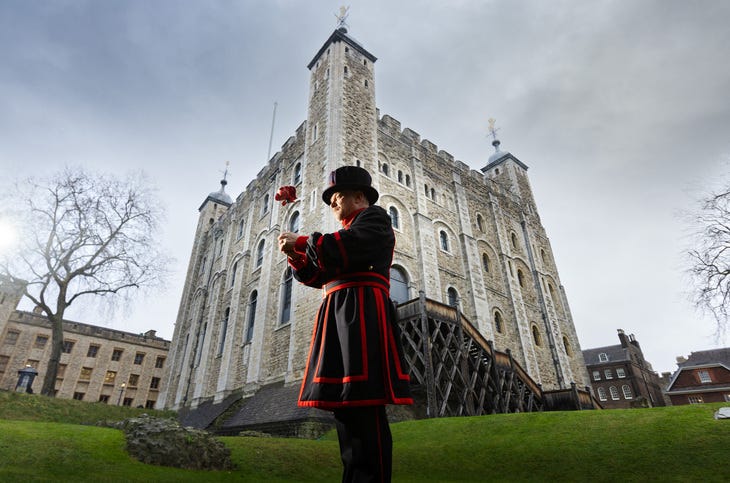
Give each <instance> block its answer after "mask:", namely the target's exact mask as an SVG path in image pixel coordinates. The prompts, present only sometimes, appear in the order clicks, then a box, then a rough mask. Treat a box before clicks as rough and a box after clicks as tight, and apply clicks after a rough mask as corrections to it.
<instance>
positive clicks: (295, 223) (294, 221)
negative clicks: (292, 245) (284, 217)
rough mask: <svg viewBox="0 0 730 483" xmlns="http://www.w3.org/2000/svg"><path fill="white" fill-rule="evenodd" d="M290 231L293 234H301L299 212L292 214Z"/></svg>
mask: <svg viewBox="0 0 730 483" xmlns="http://www.w3.org/2000/svg"><path fill="white" fill-rule="evenodd" d="M289 231H290V232H292V233H299V212H298V211H295V212H294V213H292V215H291V218H290V219H289Z"/></svg>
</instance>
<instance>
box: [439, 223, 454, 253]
mask: <svg viewBox="0 0 730 483" xmlns="http://www.w3.org/2000/svg"><path fill="white" fill-rule="evenodd" d="M450 248H451V244H450V243H449V234H448V233H446V230H445V229H443V228H441V229H439V249H440V250H441V251H442V252H446V253H451V251H450Z"/></svg>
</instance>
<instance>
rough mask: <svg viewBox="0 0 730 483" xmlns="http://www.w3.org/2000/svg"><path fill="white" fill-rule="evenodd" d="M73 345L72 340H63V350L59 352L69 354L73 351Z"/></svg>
mask: <svg viewBox="0 0 730 483" xmlns="http://www.w3.org/2000/svg"><path fill="white" fill-rule="evenodd" d="M75 343H76V342H74V341H72V340H64V341H63V349H62V350H61V352H63V353H64V354H70V353H71V351H72V350H73V349H74V344H75Z"/></svg>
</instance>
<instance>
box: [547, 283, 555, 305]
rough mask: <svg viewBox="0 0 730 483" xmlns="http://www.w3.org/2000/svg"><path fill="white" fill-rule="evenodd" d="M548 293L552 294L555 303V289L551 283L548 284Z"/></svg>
mask: <svg viewBox="0 0 730 483" xmlns="http://www.w3.org/2000/svg"><path fill="white" fill-rule="evenodd" d="M548 292H550V298H551V299H553V302H555V289H554V288H553V286H552V284H551V283H550V282H548Z"/></svg>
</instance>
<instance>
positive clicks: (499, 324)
mask: <svg viewBox="0 0 730 483" xmlns="http://www.w3.org/2000/svg"><path fill="white" fill-rule="evenodd" d="M492 321H493V323H494V330H495V331H496V332H497V333H498V334H504V317H503V316H502V312H500V310H499V309H494V312H493V315H492Z"/></svg>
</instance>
